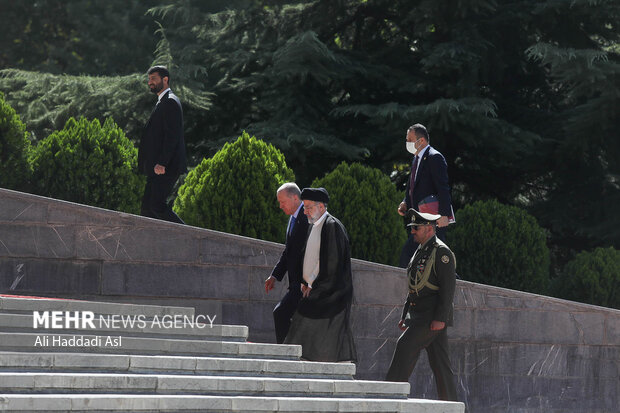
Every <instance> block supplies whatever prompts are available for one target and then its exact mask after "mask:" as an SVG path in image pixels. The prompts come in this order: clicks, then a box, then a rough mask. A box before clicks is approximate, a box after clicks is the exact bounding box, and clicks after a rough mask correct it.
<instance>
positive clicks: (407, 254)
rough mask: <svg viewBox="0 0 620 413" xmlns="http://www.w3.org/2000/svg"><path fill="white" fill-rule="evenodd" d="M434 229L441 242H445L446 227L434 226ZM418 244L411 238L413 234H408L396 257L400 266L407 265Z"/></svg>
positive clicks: (405, 266)
mask: <svg viewBox="0 0 620 413" xmlns="http://www.w3.org/2000/svg"><path fill="white" fill-rule="evenodd" d="M436 231H437V238H439V239H440V240H442V241H443V242H446V233H447V232H448V227H443V228H436ZM418 245H420V244H418V243H417V242H415V241H414V240H413V235H412V234H409V238H407V241H406V242H405V244H404V245H403V249H402V251H401V252H400V258H399V259H398V266H399V267H400V268H407V266H408V265H409V261H411V257H413V253H414V252H415V250H416V249H417V248H418Z"/></svg>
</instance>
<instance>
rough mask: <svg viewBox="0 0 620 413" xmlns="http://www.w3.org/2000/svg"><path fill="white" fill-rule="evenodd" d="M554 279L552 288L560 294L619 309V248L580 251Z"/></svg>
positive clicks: (583, 301) (569, 298) (568, 297)
mask: <svg viewBox="0 0 620 413" xmlns="http://www.w3.org/2000/svg"><path fill="white" fill-rule="evenodd" d="M557 281H559V282H558V283H557V284H556V285H557V287H556V288H557V290H556V291H554V292H555V293H556V295H558V296H559V297H562V298H566V299H568V300H574V301H580V302H582V303H588V304H594V305H602V306H605V307H612V308H617V309H620V251H619V250H617V249H615V248H613V247H609V248H597V249H595V250H594V251H591V252H586V251H583V252H581V253H579V254H578V255H577V256H576V257H575V259H573V260H572V261H570V262H569V263H568V264H566V266H565V267H564V271H563V276H562V277H561V278H560V279H558V280H557Z"/></svg>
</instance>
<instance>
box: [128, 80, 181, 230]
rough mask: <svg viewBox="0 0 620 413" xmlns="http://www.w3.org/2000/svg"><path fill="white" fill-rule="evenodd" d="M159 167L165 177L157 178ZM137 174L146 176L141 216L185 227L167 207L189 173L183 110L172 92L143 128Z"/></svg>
mask: <svg viewBox="0 0 620 413" xmlns="http://www.w3.org/2000/svg"><path fill="white" fill-rule="evenodd" d="M157 164H159V165H162V166H164V167H165V168H166V173H164V174H162V175H156V174H155V171H154V168H155V165H157ZM138 170H139V171H140V172H141V173H143V174H144V175H146V176H147V180H146V187H145V189H144V196H143V197H142V209H141V215H143V216H146V217H151V218H159V219H163V220H166V221H172V222H178V223H183V221H182V220H181V219H180V218H179V217H178V216H177V215H176V214H175V213H174V212H173V211H172V208H171V207H170V206H169V205H168V203H167V199H168V196H170V194H171V193H172V190H173V189H174V184H175V182H176V181H177V179H178V178H179V175H180V174H182V173H185V172H187V158H186V154H185V139H184V137H183V109H182V107H181V101H180V100H179V98H178V97H176V95H175V94H174V93H172V92H171V91H167V92H166V93H165V94H164V96H162V98H161V100H160V101H159V103H158V104H157V106H156V107H155V109H154V110H153V112H152V113H151V117H150V118H149V121H148V122H147V124H146V126H145V127H144V131H143V133H142V138H141V139H140V148H139V150H138Z"/></svg>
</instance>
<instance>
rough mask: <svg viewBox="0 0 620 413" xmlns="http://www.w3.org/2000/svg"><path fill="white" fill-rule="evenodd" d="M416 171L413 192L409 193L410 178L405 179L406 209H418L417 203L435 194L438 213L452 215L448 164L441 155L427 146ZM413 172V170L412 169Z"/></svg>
mask: <svg viewBox="0 0 620 413" xmlns="http://www.w3.org/2000/svg"><path fill="white" fill-rule="evenodd" d="M418 162H419V164H420V165H419V166H418V173H417V175H416V177H415V185H414V186H413V194H411V195H412V196H410V194H409V185H410V182H411V179H410V178H409V179H407V187H406V190H405V199H404V200H403V202H405V203H406V204H407V209H409V208H414V209H415V210H417V209H418V204H419V203H420V201H422V200H423V199H424V198H426V197H427V196H429V195H436V196H437V198H438V200H439V214H440V215H442V216H447V217H449V216H451V215H452V206H451V203H452V200H451V197H450V186H449V184H448V164H447V163H446V159H445V158H444V157H443V155H442V154H441V153H440V152H439V151H437V150H435V148H433V147H432V146H429V147H428V149H427V150H426V152H424V155H423V156H422V159H420V160H419V161H418ZM412 173H413V171H412Z"/></svg>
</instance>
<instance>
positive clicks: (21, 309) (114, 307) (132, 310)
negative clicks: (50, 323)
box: [0, 296, 195, 318]
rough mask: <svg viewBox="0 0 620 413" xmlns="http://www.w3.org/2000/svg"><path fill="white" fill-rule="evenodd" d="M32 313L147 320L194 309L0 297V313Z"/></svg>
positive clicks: (180, 313) (191, 312)
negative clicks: (135, 316)
mask: <svg viewBox="0 0 620 413" xmlns="http://www.w3.org/2000/svg"><path fill="white" fill-rule="evenodd" d="M33 311H40V312H41V311H91V312H93V313H95V314H125V315H144V316H146V317H148V318H153V317H154V316H158V317H160V318H161V317H163V316H165V315H168V316H175V315H181V316H184V315H186V316H189V317H191V316H193V315H194V313H195V311H194V309H193V308H190V307H171V306H158V305H144V304H120V303H106V302H102V301H81V300H69V299H51V298H50V299H48V298H28V297H19V298H17V297H3V296H0V312H1V313H26V314H30V315H32V313H33Z"/></svg>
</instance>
